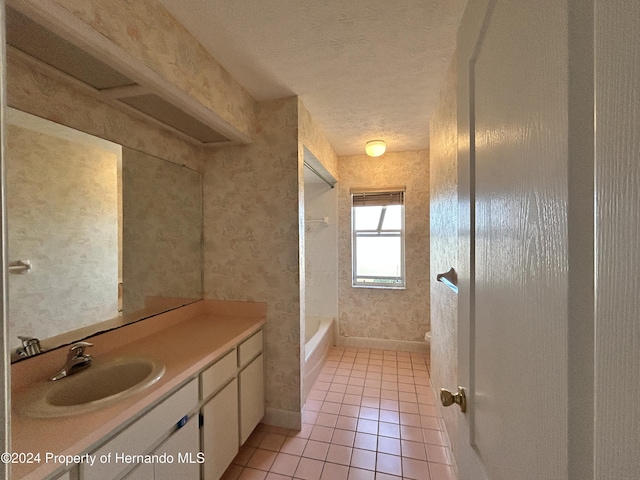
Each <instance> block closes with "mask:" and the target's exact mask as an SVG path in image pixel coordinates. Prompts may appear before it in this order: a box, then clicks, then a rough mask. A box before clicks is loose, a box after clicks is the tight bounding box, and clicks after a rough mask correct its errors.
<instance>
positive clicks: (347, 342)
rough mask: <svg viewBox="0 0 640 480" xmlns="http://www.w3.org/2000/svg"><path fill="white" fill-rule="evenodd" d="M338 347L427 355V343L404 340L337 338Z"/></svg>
mask: <svg viewBox="0 0 640 480" xmlns="http://www.w3.org/2000/svg"><path fill="white" fill-rule="evenodd" d="M338 346H339V347H356V348H372V349H376V350H395V351H399V352H415V353H428V352H429V344H428V343H427V342H410V341H406V340H386V339H383V338H364V337H344V336H342V335H340V336H338Z"/></svg>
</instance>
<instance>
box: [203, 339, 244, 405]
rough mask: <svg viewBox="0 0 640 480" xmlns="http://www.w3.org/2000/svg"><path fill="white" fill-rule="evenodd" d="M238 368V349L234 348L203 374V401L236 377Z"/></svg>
mask: <svg viewBox="0 0 640 480" xmlns="http://www.w3.org/2000/svg"><path fill="white" fill-rule="evenodd" d="M236 368H237V367H236V349H235V348H234V349H233V350H231V351H230V352H229V353H227V354H226V355H225V356H224V357H222V358H221V359H220V360H218V361H217V362H216V363H214V364H213V365H211V366H210V367H209V368H207V369H206V370H205V371H204V372H202V374H201V380H202V399H203V400H204V399H205V398H208V397H209V396H210V395H212V394H213V393H214V392H215V391H216V390H218V389H219V388H220V387H222V386H223V385H224V384H225V383H227V381H228V380H229V379H231V377H233V376H235V374H236Z"/></svg>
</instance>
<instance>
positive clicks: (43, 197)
mask: <svg viewBox="0 0 640 480" xmlns="http://www.w3.org/2000/svg"><path fill="white" fill-rule="evenodd" d="M7 130H8V132H7V133H8V138H7V160H6V165H7V167H6V168H7V185H6V189H7V209H8V215H7V217H8V253H9V262H10V263H9V264H10V265H15V266H16V267H18V268H10V270H9V272H10V275H9V332H10V334H9V337H10V338H11V342H12V343H11V347H12V348H15V347H19V346H20V341H19V340H18V338H17V337H18V336H19V335H20V336H27V337H30V336H32V337H37V338H39V339H41V340H42V346H43V348H44V349H46V350H48V349H51V348H55V347H57V346H60V345H64V344H68V343H71V342H73V341H76V340H79V339H82V338H86V337H89V336H91V335H93V334H95V333H97V332H100V331H105V330H108V329H110V328H114V327H117V326H120V325H123V324H126V323H129V322H131V321H136V320H139V319H141V318H146V317H149V316H152V315H155V314H157V313H161V312H164V311H167V310H170V309H173V308H176V307H179V306H182V305H185V304H187V303H190V302H192V301H195V300H198V299H200V298H201V297H202V274H201V264H202V254H201V235H202V198H201V195H202V188H201V177H200V174H199V173H198V172H195V171H192V170H189V169H187V168H184V167H181V166H179V165H176V164H173V163H170V162H166V161H163V160H160V159H158V158H155V157H152V156H149V155H146V154H144V153H141V152H137V151H135V150H131V149H128V148H122V147H121V146H120V145H116V144H113V143H111V142H107V141H105V140H102V139H99V138H96V137H93V136H91V135H87V134H84V133H81V132H77V131H74V130H73V129H70V128H68V127H63V126H61V125H57V124H55V123H52V122H49V121H47V120H43V119H40V118H38V117H34V116H32V115H29V114H26V113H23V112H19V111H17V110H13V109H10V111H9V125H8V128H7ZM27 261H28V263H29V264H30V268H29V269H27V268H21V267H20V265H21V264H23V263H24V264H26V263H27ZM16 359H19V357H18V356H17V354H14V356H13V360H16Z"/></svg>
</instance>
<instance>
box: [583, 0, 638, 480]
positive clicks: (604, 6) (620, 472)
mask: <svg viewBox="0 0 640 480" xmlns="http://www.w3.org/2000/svg"><path fill="white" fill-rule="evenodd" d="M595 5H596V9H595V19H596V23H595V27H596V31H595V33H596V34H595V36H594V39H595V62H596V69H595V72H596V96H595V98H596V119H597V120H596V132H597V138H596V168H595V173H596V199H597V207H596V226H597V228H596V239H597V240H596V245H597V252H598V256H597V262H596V272H597V284H596V305H597V307H596V335H595V351H596V368H595V370H596V371H595V379H596V381H595V385H596V401H595V420H596V421H595V426H594V431H595V432H594V437H595V462H594V463H595V474H596V475H595V478H597V479H598V480H637V479H638V478H640V399H639V395H640V393H639V392H640V294H639V292H640V248H638V244H639V242H640V29H639V28H638V25H640V2H638V1H633V0H597V1H596V2H595Z"/></svg>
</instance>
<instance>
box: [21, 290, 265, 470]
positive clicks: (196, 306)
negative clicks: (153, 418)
mask: <svg viewBox="0 0 640 480" xmlns="http://www.w3.org/2000/svg"><path fill="white" fill-rule="evenodd" d="M265 321H266V305H265V304H263V303H252V302H226V301H215V300H201V301H199V302H196V303H193V304H191V305H187V306H185V307H181V308H178V309H176V310H173V311H171V312H167V313H164V314H161V315H157V316H155V317H152V318H149V319H146V320H141V321H139V322H137V323H134V324H131V325H128V326H125V327H122V328H119V329H116V330H112V331H110V332H106V333H102V334H100V335H96V336H95V337H92V338H90V339H88V341H90V342H91V343H93V344H94V346H93V347H91V348H90V349H89V350H87V353H90V354H91V355H92V356H93V357H94V359H95V361H96V362H98V361H99V362H103V361H108V360H110V359H114V358H117V357H119V356H122V355H136V356H146V357H149V358H153V359H155V360H158V361H161V362H163V363H164V364H165V366H166V371H165V373H164V375H163V376H162V378H160V380H158V382H156V383H155V384H153V385H151V386H150V387H149V388H147V389H145V390H143V391H141V392H138V393H136V394H135V395H133V396H131V397H128V398H125V399H123V400H122V401H120V402H118V403H116V404H114V405H110V406H107V407H104V408H102V409H100V410H95V411H92V412H88V413H85V414H78V415H74V416H69V417H58V418H30V417H28V416H26V415H24V414H23V413H22V411H21V404H22V403H24V402H25V401H28V399H29V396H30V394H32V392H33V391H34V388H35V387H36V386H38V385H41V384H42V382H47V381H48V378H49V377H50V376H51V375H53V374H54V373H56V372H57V371H58V370H59V369H60V367H61V366H62V365H63V364H64V362H65V359H66V356H67V350H68V349H67V348H64V347H63V348H59V349H57V350H54V351H52V352H47V353H45V354H42V355H39V356H37V357H34V358H31V359H27V360H24V361H22V362H18V363H16V364H13V365H12V367H11V379H12V414H11V415H12V416H11V450H12V451H13V452H15V453H25V454H29V453H33V454H36V453H40V461H39V462H34V463H30V464H19V463H14V464H12V467H11V471H12V474H11V478H13V479H23V478H24V479H29V480H36V479H42V478H44V477H46V476H47V475H49V474H51V473H52V472H54V471H56V470H58V469H59V468H60V466H61V465H60V464H59V463H54V462H51V461H50V462H48V463H47V462H46V454H47V453H50V454H55V455H79V454H82V453H84V452H87V451H89V450H91V449H92V448H93V447H95V446H97V445H99V443H101V440H102V439H103V438H104V437H108V436H110V435H111V434H113V433H115V432H116V431H117V430H118V429H119V428H120V427H121V426H122V425H123V424H124V425H126V424H128V423H130V422H131V421H132V420H133V419H134V418H135V417H137V416H138V415H139V414H140V413H142V412H144V411H146V410H148V409H149V408H150V407H151V406H152V405H154V404H156V403H157V402H158V401H159V400H160V399H161V398H162V397H164V396H165V395H167V394H168V393H170V392H171V391H173V390H175V389H176V388H177V387H178V386H180V385H182V384H184V383H185V382H186V381H187V380H189V379H191V378H194V377H195V376H196V375H197V374H198V372H200V371H201V370H202V369H203V368H204V367H206V366H207V365H209V364H210V363H211V362H213V361H214V360H216V359H218V358H219V357H220V356H221V355H222V354H223V353H225V352H227V351H228V350H230V349H231V348H232V347H234V346H235V345H237V344H238V343H240V342H242V341H243V340H244V339H245V338H248V337H249V336H251V334H253V333H254V332H255V331H257V330H258V329H259V328H260V327H261V326H262V325H264V323H265ZM60 381H64V379H62V380H60Z"/></svg>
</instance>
